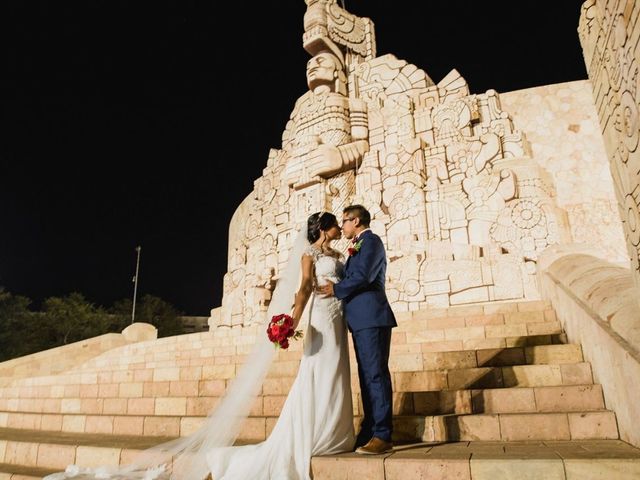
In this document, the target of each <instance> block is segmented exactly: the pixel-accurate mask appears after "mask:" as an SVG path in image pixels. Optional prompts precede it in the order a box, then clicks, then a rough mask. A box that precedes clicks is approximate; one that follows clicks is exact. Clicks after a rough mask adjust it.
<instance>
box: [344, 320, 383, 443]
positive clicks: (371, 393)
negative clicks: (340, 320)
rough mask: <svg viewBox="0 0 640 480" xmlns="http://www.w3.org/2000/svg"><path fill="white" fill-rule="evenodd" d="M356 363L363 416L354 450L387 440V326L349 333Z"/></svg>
mask: <svg viewBox="0 0 640 480" xmlns="http://www.w3.org/2000/svg"><path fill="white" fill-rule="evenodd" d="M352 337H353V346H354V350H355V353H356V359H357V361H358V377H359V378H360V392H361V397H362V405H363V407H364V417H363V419H362V423H361V424H360V432H359V433H358V438H357V439H356V447H357V446H360V445H364V444H365V443H367V442H368V441H369V440H371V437H378V438H380V439H382V440H385V441H387V442H390V441H391V432H392V429H393V427H392V411H393V393H392V390H391V374H390V372H389V350H390V348H391V327H373V328H365V329H362V330H356V331H354V332H352Z"/></svg>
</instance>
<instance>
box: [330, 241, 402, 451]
mask: <svg viewBox="0 0 640 480" xmlns="http://www.w3.org/2000/svg"><path fill="white" fill-rule="evenodd" d="M360 240H362V243H361V245H360V250H359V251H358V252H357V253H356V254H355V255H352V256H350V257H349V259H348V260H347V264H346V266H345V276H344V278H343V279H342V281H340V282H338V283H336V284H335V285H334V287H333V292H334V294H335V296H336V298H339V299H340V300H343V303H344V312H345V317H346V320H347V325H348V327H349V330H350V331H351V334H352V336H353V346H354V349H355V353H356V359H357V361H358V377H359V379H360V391H361V394H362V404H363V407H364V417H363V419H362V424H361V426H360V433H359V434H358V438H357V440H356V446H360V445H364V444H365V443H367V442H368V441H369V440H370V439H371V437H374V436H375V437H378V438H381V439H382V440H386V441H388V442H390V441H391V432H392V424H391V421H392V417H391V415H392V409H393V400H392V391H391V374H390V373H389V350H390V347H391V329H392V328H393V327H395V326H397V323H396V319H395V316H394V315H393V311H392V310H391V306H390V305H389V301H388V300H387V295H386V293H385V287H384V283H385V274H386V271H387V256H386V253H385V250H384V245H383V244H382V240H380V237H378V236H377V235H376V234H374V233H373V232H371V230H367V231H365V232H362V233H361V234H360V235H359V237H358V241H360Z"/></svg>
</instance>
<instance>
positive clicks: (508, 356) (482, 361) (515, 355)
mask: <svg viewBox="0 0 640 480" xmlns="http://www.w3.org/2000/svg"><path fill="white" fill-rule="evenodd" d="M400 346H402V345H400ZM404 347H409V345H404ZM411 347H414V348H413V349H409V348H405V352H402V353H398V352H396V353H394V354H392V355H391V358H390V361H389V368H390V370H391V371H392V372H402V371H414V370H435V369H454V368H461V367H467V368H473V367H485V366H509V365H521V364H526V365H536V364H549V363H570V362H580V361H582V352H581V349H580V346H579V345H571V344H551V345H535V346H527V347H522V346H518V347H509V348H489V349H477V350H461V351H444V352H430V351H428V352H422V351H421V350H420V346H419V345H411ZM410 350H413V351H410ZM351 363H352V365H351V368H352V371H353V372H355V371H357V364H356V363H355V359H352V360H351ZM298 366H299V360H297V359H296V360H286V361H275V362H274V363H273V365H272V367H271V369H270V371H269V373H268V374H267V378H278V377H295V375H296V374H297V370H298ZM237 368H238V366H236V365H207V366H204V367H172V368H161V369H137V370H121V371H105V372H102V373H100V374H89V373H85V374H75V375H62V376H58V377H43V378H41V380H42V382H39V383H38V384H35V385H15V386H9V387H1V388H0V398H5V399H10V398H15V397H20V398H42V397H45V398H63V397H69V396H82V397H117V396H123V397H131V396H134V397H135V396H138V395H137V392H136V388H137V389H138V390H139V389H140V387H144V385H148V384H150V383H155V384H162V383H165V384H167V385H169V386H170V387H173V389H172V388H169V393H168V394H165V395H171V391H177V394H178V395H184V394H185V392H180V390H182V389H187V390H191V391H192V392H193V389H194V388H197V385H196V382H199V381H207V380H211V381H215V380H224V381H227V380H230V379H231V378H232V377H233V376H235V373H236V371H237ZM32 380H36V379H32ZM122 385H124V386H125V387H126V388H124V390H126V391H125V392H123V395H118V392H117V391H118V390H119V389H120V386H122ZM225 386H226V384H225V385H219V387H222V388H223V389H224V388H225ZM0 408H1V407H0Z"/></svg>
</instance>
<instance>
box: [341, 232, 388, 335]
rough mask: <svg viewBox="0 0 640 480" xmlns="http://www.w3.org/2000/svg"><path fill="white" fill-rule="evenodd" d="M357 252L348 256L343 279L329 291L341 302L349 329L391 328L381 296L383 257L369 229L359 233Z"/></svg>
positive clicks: (384, 265)
mask: <svg viewBox="0 0 640 480" xmlns="http://www.w3.org/2000/svg"><path fill="white" fill-rule="evenodd" d="M360 240H362V244H361V245H360V250H359V251H358V252H357V253H356V254H355V255H352V256H350V257H349V259H348V260H347V264H346V266H345V276H344V278H343V279H342V280H341V281H340V282H338V283H336V284H335V285H334V287H333V292H334V295H335V296H336V298H339V299H340V300H343V303H344V313H345V317H346V319H347V325H348V326H349V330H351V331H352V332H353V331H357V330H362V329H365V328H372V327H395V326H397V323H396V319H395V316H394V315H393V311H392V310H391V306H390V305H389V301H388V300H387V294H386V293H385V287H384V283H385V274H386V272H387V256H386V253H385V250H384V245H383V244H382V240H380V237H379V236H377V235H376V234H375V233H373V232H372V231H371V230H367V231H365V232H362V234H361V235H360V237H359V239H358V241H360Z"/></svg>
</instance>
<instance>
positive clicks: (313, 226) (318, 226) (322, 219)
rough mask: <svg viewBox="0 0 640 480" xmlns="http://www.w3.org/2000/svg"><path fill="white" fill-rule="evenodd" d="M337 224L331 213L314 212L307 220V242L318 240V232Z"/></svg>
mask: <svg viewBox="0 0 640 480" xmlns="http://www.w3.org/2000/svg"><path fill="white" fill-rule="evenodd" d="M337 224H338V219H337V218H336V216H335V215H334V214H333V213H329V212H316V213H314V214H312V215H310V216H309V218H308V219H307V240H309V243H313V242H315V241H316V240H318V239H319V238H320V232H321V231H326V230H329V229H330V228H331V227H333V226H334V225H337Z"/></svg>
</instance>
